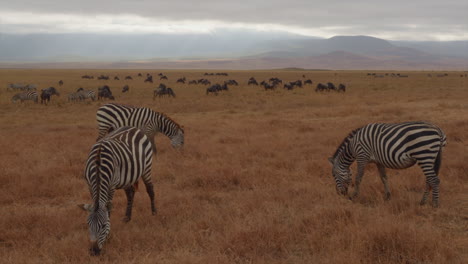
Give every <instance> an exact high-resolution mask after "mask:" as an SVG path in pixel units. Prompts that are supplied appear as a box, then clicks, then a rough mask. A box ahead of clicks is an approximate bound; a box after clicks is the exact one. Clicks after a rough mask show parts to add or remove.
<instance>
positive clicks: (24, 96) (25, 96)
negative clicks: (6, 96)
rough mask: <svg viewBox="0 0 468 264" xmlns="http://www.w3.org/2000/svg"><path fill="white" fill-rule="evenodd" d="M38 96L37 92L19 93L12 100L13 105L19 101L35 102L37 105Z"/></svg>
mask: <svg viewBox="0 0 468 264" xmlns="http://www.w3.org/2000/svg"><path fill="white" fill-rule="evenodd" d="M38 98H39V97H38V95H37V92H36V91H28V92H23V93H17V94H15V95H13V97H12V98H11V101H12V102H13V103H16V102H17V101H20V102H23V101H34V102H35V103H37V102H38Z"/></svg>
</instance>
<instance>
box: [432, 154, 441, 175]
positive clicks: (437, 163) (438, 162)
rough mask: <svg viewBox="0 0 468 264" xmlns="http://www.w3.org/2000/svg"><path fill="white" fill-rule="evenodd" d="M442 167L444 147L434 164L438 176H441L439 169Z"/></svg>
mask: <svg viewBox="0 0 468 264" xmlns="http://www.w3.org/2000/svg"><path fill="white" fill-rule="evenodd" d="M441 165H442V147H441V148H440V150H439V153H437V157H436V160H435V162H434V171H435V173H436V175H439V169H440V166H441Z"/></svg>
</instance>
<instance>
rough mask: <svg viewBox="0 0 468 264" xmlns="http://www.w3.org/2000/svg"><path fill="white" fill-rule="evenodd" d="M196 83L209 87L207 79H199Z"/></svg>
mask: <svg viewBox="0 0 468 264" xmlns="http://www.w3.org/2000/svg"><path fill="white" fill-rule="evenodd" d="M198 83H199V84H200V83H201V84H204V85H211V82H210V81H209V80H207V79H200V80H198Z"/></svg>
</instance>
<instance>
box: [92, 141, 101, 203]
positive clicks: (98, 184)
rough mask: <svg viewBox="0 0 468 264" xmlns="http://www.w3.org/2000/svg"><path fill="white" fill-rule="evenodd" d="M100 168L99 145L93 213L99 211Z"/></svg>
mask: <svg viewBox="0 0 468 264" xmlns="http://www.w3.org/2000/svg"><path fill="white" fill-rule="evenodd" d="M100 167H101V145H100V144H99V146H98V150H97V153H96V191H97V193H96V201H94V211H95V212H97V210H98V209H99V199H100V197H99V194H100V193H101V175H100V173H99V172H100V171H99V168H100Z"/></svg>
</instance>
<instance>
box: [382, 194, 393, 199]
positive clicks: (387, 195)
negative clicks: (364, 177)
mask: <svg viewBox="0 0 468 264" xmlns="http://www.w3.org/2000/svg"><path fill="white" fill-rule="evenodd" d="M391 197H392V196H391V195H390V194H389V193H387V194H385V196H384V200H385V201H388V200H390V198H391Z"/></svg>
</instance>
